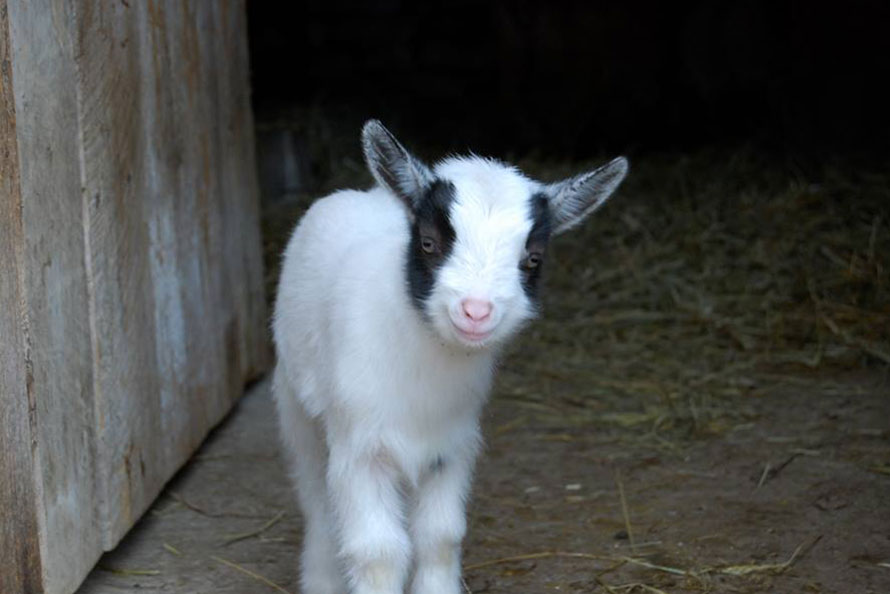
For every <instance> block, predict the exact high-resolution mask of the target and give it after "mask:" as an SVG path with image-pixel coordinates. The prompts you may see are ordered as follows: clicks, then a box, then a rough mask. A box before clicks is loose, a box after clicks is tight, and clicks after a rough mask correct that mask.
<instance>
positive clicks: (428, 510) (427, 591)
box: [411, 455, 474, 594]
mask: <svg viewBox="0 0 890 594" xmlns="http://www.w3.org/2000/svg"><path fill="white" fill-rule="evenodd" d="M473 458H474V455H466V456H464V457H463V458H462V457H457V456H455V457H452V458H443V459H442V460H440V461H439V462H438V463H437V464H436V465H435V466H434V467H433V469H432V470H431V471H430V472H429V474H428V475H427V476H426V477H425V478H424V480H423V481H422V482H421V484H420V485H419V488H418V491H417V495H416V502H415V506H414V509H413V510H412V516H411V537H412V541H413V544H414V551H415V556H416V557H415V559H416V569H415V572H414V579H413V583H412V586H411V593H412V594H459V593H460V591H461V587H460V547H461V540H463V537H464V534H465V533H466V528H467V521H466V498H467V493H468V491H469V488H470V479H471V475H472V471H473Z"/></svg>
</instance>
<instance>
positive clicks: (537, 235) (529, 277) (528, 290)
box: [519, 193, 551, 301]
mask: <svg viewBox="0 0 890 594" xmlns="http://www.w3.org/2000/svg"><path fill="white" fill-rule="evenodd" d="M529 201H530V204H531V212H532V221H534V222H533V223H532V228H531V231H529V232H528V239H526V240H525V255H524V256H523V258H522V261H520V262H519V269H520V270H521V271H522V289H523V290H524V291H525V294H526V295H528V297H529V299H531V300H532V301H537V300H538V287H539V285H540V282H541V268H543V266H544V261H543V259H544V253H545V252H546V250H547V244H548V243H549V242H550V231H551V227H550V208H549V207H548V204H547V195H546V194H543V193H538V194H534V195H533V196H532V197H531V198H530V199H529ZM536 262H537V265H535V263H536Z"/></svg>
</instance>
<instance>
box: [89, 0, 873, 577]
mask: <svg viewBox="0 0 890 594" xmlns="http://www.w3.org/2000/svg"><path fill="white" fill-rule="evenodd" d="M247 11H248V22H249V38H250V53H251V70H252V92H253V106H254V116H255V126H256V138H257V167H258V170H259V180H260V185H261V195H262V202H263V232H264V249H265V257H266V260H265V265H266V271H265V274H266V288H267V297H268V299H269V302H270V303H271V302H272V299H273V296H274V292H275V287H276V283H277V278H278V267H279V259H280V254H281V251H282V249H283V248H284V245H285V242H286V241H287V238H288V236H289V233H290V231H291V230H292V228H293V226H294V224H295V222H296V221H297V220H298V218H299V216H300V214H301V213H302V212H304V211H305V209H306V208H307V206H308V205H309V204H310V203H311V201H312V200H313V199H315V198H317V197H319V196H322V195H324V194H325V193H328V192H330V191H332V190H333V189H336V188H344V187H362V188H363V187H368V186H370V184H371V176H370V174H369V173H368V172H367V171H366V169H365V167H364V164H363V161H362V157H361V151H360V146H359V132H360V130H361V125H362V123H363V122H364V121H365V120H366V119H368V118H372V117H373V118H379V119H380V120H382V121H383V122H384V123H385V124H386V125H387V126H388V127H389V128H390V129H391V130H392V131H393V132H395V133H396V134H397V135H398V136H399V138H400V139H401V140H402V141H403V142H404V143H405V144H406V145H407V146H408V147H409V148H410V149H412V150H415V151H416V152H417V154H419V155H421V156H423V157H425V158H427V159H429V160H435V159H436V158H438V157H440V156H443V155H445V154H446V153H448V152H458V153H465V152H468V151H473V152H475V153H478V154H481V155H491V156H495V157H498V158H502V159H504V160H507V161H510V162H513V163H516V164H517V165H518V166H519V167H520V168H521V169H522V170H523V171H525V172H527V173H528V174H529V175H531V176H533V177H536V178H539V179H542V180H546V181H549V180H554V179H558V178H561V177H564V176H566V175H569V174H571V173H574V172H578V171H583V170H584V169H585V168H586V167H588V168H589V166H591V165H594V164H598V163H601V162H603V161H605V160H606V159H608V158H610V157H612V156H615V155H619V154H624V155H626V156H627V157H628V158H629V160H630V163H631V169H630V174H629V177H628V179H627V181H626V182H625V183H624V185H623V186H622V187H621V188H620V189H619V190H618V192H617V195H616V197H615V198H613V199H612V201H611V202H610V203H609V204H608V205H607V206H606V207H605V208H604V209H603V210H602V211H601V212H599V213H597V214H596V215H595V216H594V217H593V218H592V219H591V220H590V221H588V222H587V223H586V224H585V225H584V227H583V228H581V229H578V230H577V231H575V232H574V234H573V235H571V236H570V237H569V236H566V237H560V239H559V240H558V241H557V242H556V245H555V246H554V248H553V251H554V254H555V256H553V258H552V260H551V261H549V262H548V263H547V268H546V270H545V291H544V293H545V294H544V308H543V315H542V317H541V318H540V319H539V320H537V321H536V322H534V323H533V324H532V325H531V327H530V328H529V329H527V330H526V331H525V332H524V333H523V334H522V336H521V337H520V338H519V340H517V341H516V343H515V344H514V345H513V346H512V347H511V348H510V349H509V352H508V354H507V356H506V357H505V359H504V360H503V362H502V365H501V369H500V374H499V378H498V380H497V383H496V385H495V392H494V394H493V398H492V402H491V403H490V404H489V406H488V408H487V409H486V414H485V420H484V425H485V435H486V441H487V446H486V450H485V452H484V454H483V456H482V459H481V460H480V464H479V466H478V469H477V476H476V480H475V484H474V488H473V496H472V502H471V505H470V518H469V533H468V537H467V540H466V541H465V543H464V559H463V564H464V578H465V583H464V587H465V591H466V592H472V593H492V594H495V593H500V592H546V591H562V592H622V593H626V592H652V593H665V592H670V593H681V592H741V593H755V592H813V593H825V594H829V593H834V594H843V593H847V592H863V593H866V592H869V593H874V594H878V593H883V592H888V591H890V506H888V502H890V168H888V166H890V110H888V105H890V85H887V84H886V82H887V80H890V60H888V57H890V35H888V34H887V31H888V27H890V4H888V3H886V2H879V1H876V0H875V1H870V0H854V1H851V2H847V3H827V2H802V1H796V0H779V1H773V2H767V1H764V0H753V1H740V0H731V1H726V2H701V1H694V2H693V1H679V2H671V3H667V2H654V1H648V0H637V1H635V2H624V3H604V2H600V3H594V2H582V1H574V0H573V1H566V2H531V1H525V0H522V1H517V2H507V1H505V0H501V1H486V2H471V1H467V0H452V1H450V2H406V1H404V0H382V1H375V2H349V1H344V0H326V1H324V2H322V1H319V0H307V1H303V2H263V1H259V0H253V1H251V2H248V3H247ZM273 422H274V419H273V410H272V405H271V401H270V400H269V397H268V394H267V388H266V386H265V384H260V385H259V387H258V388H256V390H255V392H254V393H253V394H252V395H250V396H248V397H247V399H246V400H245V401H244V402H243V403H242V404H241V405H240V407H239V408H238V409H237V410H236V412H235V413H234V415H232V417H231V418H230V420H228V421H227V422H226V423H225V424H224V425H223V426H222V427H221V428H220V429H219V430H217V431H216V432H215V433H214V434H213V436H212V437H211V439H210V441H209V443H208V444H207V445H205V447H204V449H203V450H202V452H201V453H199V455H198V456H197V458H196V459H195V461H194V462H193V463H192V465H191V466H190V467H189V468H188V469H187V470H185V471H184V472H183V473H182V474H181V475H180V476H179V477H178V478H177V479H176V481H175V482H174V483H173V484H172V486H171V487H170V489H169V490H168V491H167V492H166V493H165V494H164V495H163V496H162V497H161V499H160V500H159V501H158V502H157V503H156V506H155V510H154V511H153V512H152V513H151V514H149V516H148V517H147V518H146V520H144V522H143V526H142V527H141V528H140V529H139V530H137V531H136V533H134V535H133V537H131V538H130V539H129V540H128V541H127V542H126V543H125V545H124V546H123V547H122V550H121V551H119V552H116V553H114V554H112V555H111V556H109V558H108V559H107V560H106V562H105V564H104V568H105V569H106V571H99V572H96V573H95V574H94V575H93V576H92V577H91V579H90V581H89V582H88V583H87V585H86V586H85V587H84V589H83V590H82V592H84V593H85V594H96V593H102V592H112V591H118V590H117V589H116V588H119V587H123V586H125V585H133V584H138V585H140V587H142V588H148V589H150V588H152V587H154V588H156V590H152V591H171V592H173V591H183V592H184V591H213V592H232V593H235V592H241V593H243V592H248V591H249V592H265V591H269V592H271V591H276V590H277V591H286V592H297V591H298V583H299V582H298V577H297V575H296V572H297V555H298V550H299V543H300V540H301V520H300V516H299V514H298V512H297V508H296V505H295V502H294V498H293V495H292V491H291V489H290V485H289V483H288V481H287V477H286V474H285V472H284V470H283V468H282V466H281V464H280V462H279V460H278V457H277V456H278V453H277V447H278V446H277V441H276V436H275V427H274V424H273ZM221 485H222V486H221ZM196 551H205V552H207V555H211V557H209V558H211V559H212V561H208V562H206V563H199V562H197V561H194V559H196V558H197V557H195V555H196V554H197V553H196ZM190 555H191V557H190ZM190 559H191V560H190ZM158 568H161V569H159V570H158V571H157V572H155V573H152V572H154V571H155V570H156V569H158ZM142 570H145V571H142ZM140 572H141V573H140ZM174 576H175V577H174Z"/></svg>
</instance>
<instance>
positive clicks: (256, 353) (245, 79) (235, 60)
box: [214, 0, 271, 378]
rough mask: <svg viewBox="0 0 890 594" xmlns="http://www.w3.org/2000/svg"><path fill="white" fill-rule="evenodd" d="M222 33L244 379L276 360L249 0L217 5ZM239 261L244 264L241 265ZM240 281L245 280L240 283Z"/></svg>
mask: <svg viewBox="0 0 890 594" xmlns="http://www.w3.org/2000/svg"><path fill="white" fill-rule="evenodd" d="M214 6H216V7H217V8H218V11H219V19H220V23H221V24H220V29H221V30H220V35H219V36H218V42H219V43H220V44H221V46H222V47H221V48H220V49H219V50H218V51H219V52H220V55H219V58H218V60H219V64H221V65H224V66H225V68H224V69H223V70H222V72H223V73H224V74H223V76H221V77H220V78H219V80H218V83H219V86H218V87H217V90H216V93H217V97H225V98H226V101H224V102H223V103H222V105H221V112H222V113H221V124H222V125H221V126H220V128H219V129H220V131H221V135H222V138H221V144H220V146H221V147H223V155H222V163H221V164H220V168H219V171H221V172H222V175H223V176H224V180H223V182H222V187H223V189H224V194H223V196H224V200H225V201H226V205H227V206H226V211H227V212H228V213H230V216H228V217H226V222H227V223H228V224H229V225H230V230H231V231H230V232H229V233H226V237H229V238H235V239H236V240H235V241H232V242H231V243H230V244H229V247H230V251H229V253H228V255H227V257H226V262H227V263H229V264H230V266H228V267H227V270H229V271H230V272H231V273H232V274H233V280H235V281H236V282H235V286H234V287H233V289H234V299H235V311H236V318H235V320H236V322H235V325H236V328H237V331H236V335H238V336H239V337H240V343H241V344H240V348H241V353H240V355H239V361H240V362H241V369H242V374H241V375H242V378H244V377H246V378H253V377H256V376H257V375H258V374H259V373H261V372H262V371H263V370H264V369H265V368H266V366H267V365H268V363H269V361H270V359H271V353H270V351H269V350H268V345H269V336H268V327H267V325H266V324H257V323H256V320H264V319H265V316H266V312H265V297H264V293H263V262H262V252H261V251H257V250H256V249H255V248H254V246H257V245H261V238H260V209H259V189H258V188H259V184H258V180H257V177H256V166H255V163H256V156H255V152H254V151H255V143H254V130H253V117H252V112H251V107H250V81H249V74H250V64H249V56H248V44H247V21H246V19H247V11H246V8H245V5H244V0H225V1H223V2H220V3H219V4H218V5H214ZM239 265H240V266H239ZM239 281H240V282H239Z"/></svg>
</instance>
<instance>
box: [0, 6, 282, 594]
mask: <svg viewBox="0 0 890 594" xmlns="http://www.w3.org/2000/svg"><path fill="white" fill-rule="evenodd" d="M7 2H9V0H0V7H2V8H3V18H4V21H3V29H2V32H3V34H4V35H6V33H7V32H8V33H9V35H8V40H7V38H6V37H3V39H4V43H6V44H7V45H4V46H3V48H4V50H3V51H4V52H5V53H4V54H3V55H4V59H5V60H6V61H5V63H6V64H7V66H8V68H7V70H5V71H4V72H3V74H4V76H5V77H6V78H5V79H4V86H3V89H2V90H3V93H4V95H3V97H4V101H5V102H6V103H7V104H8V109H7V111H6V112H5V113H4V114H0V119H2V122H3V125H4V126H5V128H3V130H2V131H4V133H5V134H4V136H3V143H4V147H5V149H6V150H5V151H4V153H3V155H2V159H3V166H4V167H9V168H12V169H10V171H12V172H14V173H15V175H14V176H11V175H9V174H7V171H6V169H0V173H3V177H2V181H3V186H2V191H3V194H2V195H0V197H2V200H3V204H2V206H0V208H2V209H4V210H3V214H5V213H6V212H7V211H8V212H10V213H13V214H16V213H17V218H16V217H11V218H7V217H6V216H4V220H3V225H5V226H6V227H9V229H8V231H9V232H8V233H7V232H6V231H7V228H6V227H4V228H2V229H0V231H3V232H4V233H3V235H4V237H3V240H4V243H0V254H3V255H4V256H5V255H6V252H5V251H3V250H12V251H13V252H14V254H16V258H17V259H16V258H13V259H7V258H4V266H6V262H7V261H9V262H11V263H13V264H14V265H15V266H14V268H13V269H9V270H7V269H5V268H4V270H3V273H2V274H3V277H2V280H3V292H2V293H0V306H4V307H3V309H4V311H3V312H2V314H0V331H3V334H2V336H4V341H2V342H3V349H5V350H3V351H0V354H2V356H3V359H2V360H3V361H4V367H3V369H4V371H3V373H4V375H3V376H2V383H0V387H2V388H3V393H2V394H0V416H2V418H0V421H2V423H3V424H2V425H0V440H2V441H0V446H3V450H2V452H4V453H3V454H0V477H4V476H18V475H20V474H21V475H22V476H23V477H24V476H27V477H29V480H23V481H21V484H19V481H16V484H15V489H13V488H12V487H10V486H9V485H8V484H6V483H3V484H0V508H3V509H6V508H7V507H6V506H7V505H11V504H14V505H17V506H24V507H22V508H21V509H22V511H23V513H22V514H21V517H20V518H19V521H21V522H26V521H27V522H32V523H33V526H31V524H29V525H28V526H30V528H29V530H26V531H24V532H23V531H22V530H21V526H19V528H18V529H17V530H15V531H14V532H15V533H16V534H17V536H15V538H16V539H17V540H15V543H13V540H10V539H12V538H13V537H12V536H7V535H8V534H13V532H11V531H10V530H7V527H6V526H5V525H4V526H0V528H2V530H3V532H0V547H2V548H0V550H2V551H3V552H4V555H3V556H4V559H6V558H8V557H7V555H6V551H7V550H11V551H17V550H18V549H14V548H7V546H9V547H12V546H13V544H15V546H19V547H24V548H22V549H21V553H20V557H17V558H20V559H21V560H22V562H21V563H18V564H15V568H16V571H18V572H19V573H18V574H16V573H13V574H12V575H19V576H20V577H19V578H15V579H21V576H22V575H32V573H33V571H32V570H33V567H38V568H39V569H38V571H37V574H38V575H41V576H42V579H40V580H38V582H39V584H38V585H39V588H38V587H37V586H35V589H34V590H33V591H34V592H47V593H51V594H57V593H63V592H64V593H68V592H72V591H73V590H74V588H75V587H76V585H77V584H78V583H79V582H80V580H81V579H82V578H83V576H84V575H85V574H86V572H87V571H88V570H89V568H90V567H91V566H92V564H93V563H94V562H95V560H96V559H97V557H98V555H99V554H100V553H101V551H102V550H108V549H110V548H111V547H113V546H114V545H115V544H116V543H117V542H118V541H119V540H120V539H121V538H122V537H123V535H124V534H125V533H126V531H127V529H129V528H130V527H131V526H132V525H133V523H134V522H135V521H136V519H138V518H139V516H140V515H141V514H142V513H143V512H144V511H145V510H146V509H147V507H148V505H149V504H150V503H151V501H152V500H153V499H154V498H155V496H156V495H157V493H158V492H159V491H160V490H161V488H162V487H163V485H164V483H165V482H166V481H167V480H169V478H170V477H171V476H172V475H173V474H174V473H175V471H176V470H177V469H178V468H179V467H180V466H181V465H182V464H183V463H184V462H185V461H186V460H187V459H188V457H189V456H190V455H191V453H192V452H193V451H194V450H195V449H196V448H197V447H198V445H199V444H200V442H201V441H202V440H203V438H204V437H205V436H206V434H207V432H208V431H209V430H210V428H212V427H213V426H214V425H215V424H216V423H217V422H218V421H219V420H220V419H221V418H222V417H223V416H224V415H225V413H226V412H227V411H228V410H229V408H230V407H231V405H232V403H233V402H234V401H235V399H236V398H237V397H238V396H239V395H240V394H241V393H242V390H243V386H244V384H245V382H247V381H249V380H251V379H253V378H254V377H256V376H257V375H258V374H259V373H261V372H262V371H264V370H265V368H266V366H267V365H268V362H269V359H270V356H269V355H270V351H269V348H268V336H267V332H266V320H265V309H264V304H265V301H264V297H263V293H262V291H263V285H262V260H261V246H260V238H259V205H258V195H257V188H256V178H255V172H254V155H253V128H252V119H251V113H250V102H249V88H248V61H247V40H246V23H245V7H244V5H243V1H242V0H219V1H216V0H194V1H187V0H145V2H132V1H131V2H106V1H103V0H83V1H81V2H69V1H66V0H29V1H28V2H19V1H15V2H9V4H10V6H9V11H8V15H9V23H8V27H7V23H6V20H5V19H6V15H7V12H6V7H7ZM7 83H8V84H7ZM13 83H14V84H13ZM15 110H17V111H18V116H19V118H18V125H17V126H16V119H15ZM7 145H8V146H7ZM8 278H9V279H11V278H15V279H16V283H8V282H7V279H8ZM11 304H17V309H16V308H13V307H12V305H11ZM7 306H8V307H7ZM26 322H27V323H26ZM9 328H12V329H15V330H16V331H17V332H18V334H15V333H13V332H12V330H9V332H10V334H8V336H10V337H12V339H11V340H10V341H7V340H6V338H5V337H6V336H7V333H6V332H7V330H8V329H9ZM29 349H30V350H29ZM26 355H27V356H26ZM7 357H10V358H12V359H10V365H9V366H7V365H6V360H7ZM13 363H14V364H13ZM7 367H8V369H7ZM26 384H27V389H26ZM7 387H8V388H9V390H7ZM23 420H25V421H27V423H24V422H23ZM5 427H12V428H11V429H9V430H6V432H5V433H4V432H3V428H5ZM23 489H25V490H23ZM28 489H30V490H28ZM10 502H12V503H10ZM28 506H30V508H29V507H28ZM15 509H17V508H15ZM29 510H30V511H29ZM22 535H25V536H27V538H24V537H23V536H22ZM35 535H36V537H35ZM4 539H6V540H4ZM35 544H36V546H37V549H36V552H35V551H34V550H33V548H34V546H35ZM28 547H30V548H28ZM26 553H27V554H26ZM31 558H33V559H34V561H35V563H36V565H35V564H32V565H28V567H30V568H31V569H25V561H26V560H27V559H31ZM41 561H42V563H41ZM41 566H42V568H41ZM6 573H7V569H6V568H4V567H0V592H6V591H18V590H16V589H12V590H9V589H8V588H6V587H5V586H6V582H3V581H2V580H3V579H7V578H6ZM9 579H10V580H12V579H13V578H9ZM9 583H14V582H9ZM15 583H18V582H15ZM35 583H36V582H35Z"/></svg>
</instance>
